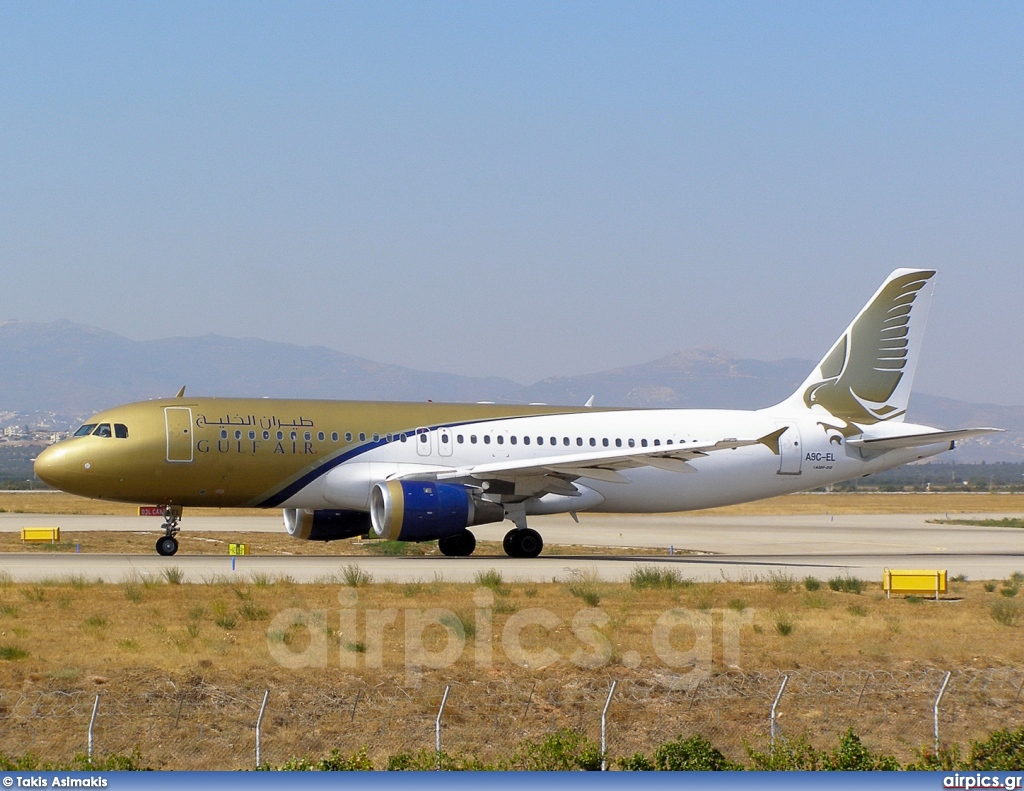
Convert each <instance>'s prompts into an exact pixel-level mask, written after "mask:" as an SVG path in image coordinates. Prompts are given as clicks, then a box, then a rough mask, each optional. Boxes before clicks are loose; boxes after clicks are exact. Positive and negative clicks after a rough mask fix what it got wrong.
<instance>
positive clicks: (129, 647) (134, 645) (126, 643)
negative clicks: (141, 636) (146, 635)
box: [117, 637, 142, 654]
mask: <svg viewBox="0 0 1024 791" xmlns="http://www.w3.org/2000/svg"><path fill="white" fill-rule="evenodd" d="M117 647H118V648H120V649H121V650H122V651H127V652H129V653H131V654H137V653H138V652H139V651H141V650H142V645H141V643H139V641H138V640H135V639H133V638H131V637H126V638H125V639H124V640H118V641H117Z"/></svg>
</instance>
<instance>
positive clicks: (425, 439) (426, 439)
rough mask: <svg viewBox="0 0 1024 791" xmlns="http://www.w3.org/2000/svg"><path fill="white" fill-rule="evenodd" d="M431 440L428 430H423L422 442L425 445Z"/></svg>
mask: <svg viewBox="0 0 1024 791" xmlns="http://www.w3.org/2000/svg"><path fill="white" fill-rule="evenodd" d="M359 436H362V434H360V435H359ZM429 441H430V440H429V439H428V437H427V432H426V431H424V432H423V433H422V434H420V442H421V443H423V444H424V445H426V444H427V442H429Z"/></svg>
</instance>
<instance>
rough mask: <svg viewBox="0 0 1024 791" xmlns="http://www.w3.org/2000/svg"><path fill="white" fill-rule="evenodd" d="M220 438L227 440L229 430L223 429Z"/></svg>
mask: <svg viewBox="0 0 1024 791" xmlns="http://www.w3.org/2000/svg"><path fill="white" fill-rule="evenodd" d="M220 438H221V439H227V438H228V430H227V429H226V428H222V429H221V430H220Z"/></svg>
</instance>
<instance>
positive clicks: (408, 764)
mask: <svg viewBox="0 0 1024 791" xmlns="http://www.w3.org/2000/svg"><path fill="white" fill-rule="evenodd" d="M440 758H441V761H440V764H441V766H440V768H441V770H442V771H445V772H487V771H493V770H494V769H497V768H502V767H496V766H492V765H490V764H485V763H483V762H482V761H480V760H478V759H477V758H476V757H475V756H472V757H469V758H463V757H459V756H454V755H448V753H446V752H444V751H442V752H441V756H440ZM437 768H438V756H437V753H435V752H433V751H432V750H417V751H416V752H414V753H397V754H396V755H392V756H391V757H390V758H388V763H387V767H386V769H387V771H389V772H429V771H432V770H434V769H437Z"/></svg>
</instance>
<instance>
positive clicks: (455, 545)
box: [437, 530, 476, 558]
mask: <svg viewBox="0 0 1024 791" xmlns="http://www.w3.org/2000/svg"><path fill="white" fill-rule="evenodd" d="M437 548H438V549H440V550H441V554H442V555H447V556H448V557H450V558H466V557H469V556H470V555H472V554H473V550H475V549H476V536H474V535H473V534H472V533H470V532H469V531H468V530H463V531H462V532H461V533H456V534H455V535H454V536H445V537H444V538H442V539H440V540H439V541H438V542H437Z"/></svg>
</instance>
